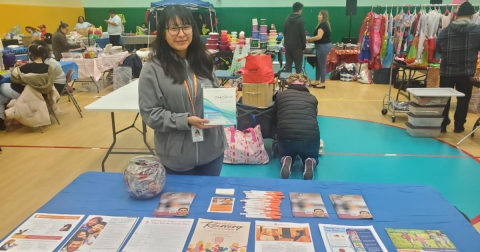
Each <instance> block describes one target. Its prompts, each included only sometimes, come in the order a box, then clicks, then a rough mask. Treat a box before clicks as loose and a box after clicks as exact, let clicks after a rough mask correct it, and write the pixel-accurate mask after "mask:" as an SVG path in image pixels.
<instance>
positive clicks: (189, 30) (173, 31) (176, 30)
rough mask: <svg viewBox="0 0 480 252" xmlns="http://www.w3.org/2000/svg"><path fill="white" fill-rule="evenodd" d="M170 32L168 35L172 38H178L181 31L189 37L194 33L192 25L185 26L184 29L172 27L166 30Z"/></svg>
mask: <svg viewBox="0 0 480 252" xmlns="http://www.w3.org/2000/svg"><path fill="white" fill-rule="evenodd" d="M165 29H167V30H168V33H169V34H170V35H172V36H177V35H178V34H179V33H180V30H182V31H183V34H185V35H189V34H191V33H192V32H193V26H192V25H184V26H183V27H170V28H168V27H167V28H165Z"/></svg>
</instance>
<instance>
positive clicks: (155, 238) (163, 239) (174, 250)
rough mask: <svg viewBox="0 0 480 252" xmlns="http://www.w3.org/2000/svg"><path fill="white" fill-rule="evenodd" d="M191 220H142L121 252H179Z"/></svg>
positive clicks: (146, 218)
mask: <svg viewBox="0 0 480 252" xmlns="http://www.w3.org/2000/svg"><path fill="white" fill-rule="evenodd" d="M193 221H194V220H193V219H163V218H148V217H145V218H143V220H142V222H141V223H140V225H139V226H138V228H137V230H135V232H134V233H133V235H132V238H130V240H129V241H128V243H127V245H126V246H125V248H123V250H122V251H123V252H150V251H160V248H161V251H162V252H181V251H182V250H183V247H184V246H185V243H186V242H187V237H188V234H189V233H190V230H191V229H192V225H193Z"/></svg>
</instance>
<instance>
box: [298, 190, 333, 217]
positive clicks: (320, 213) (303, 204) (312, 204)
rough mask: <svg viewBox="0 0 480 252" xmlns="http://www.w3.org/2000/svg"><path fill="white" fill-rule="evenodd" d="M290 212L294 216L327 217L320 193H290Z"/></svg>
mask: <svg viewBox="0 0 480 252" xmlns="http://www.w3.org/2000/svg"><path fill="white" fill-rule="evenodd" d="M290 202H291V204H292V212H293V216H295V217H318V218H323V217H328V213H327V209H326V208H325V203H323V199H322V195H320V193H295V192H291V193H290Z"/></svg>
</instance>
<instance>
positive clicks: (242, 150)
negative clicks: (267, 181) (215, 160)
mask: <svg viewBox="0 0 480 252" xmlns="http://www.w3.org/2000/svg"><path fill="white" fill-rule="evenodd" d="M224 130H225V135H226V136H227V145H228V146H227V149H226V150H225V152H224V158H223V163H225V164H268V162H270V159H269V157H268V153H267V151H266V150H265V145H264V143H263V137H262V131H261V129H260V125H257V126H256V127H255V128H248V129H246V130H244V131H240V130H237V129H235V127H230V128H224Z"/></svg>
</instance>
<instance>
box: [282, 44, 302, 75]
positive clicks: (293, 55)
mask: <svg viewBox="0 0 480 252" xmlns="http://www.w3.org/2000/svg"><path fill="white" fill-rule="evenodd" d="M285 58H286V60H287V62H286V63H285V72H288V73H291V72H292V63H294V62H295V72H296V73H297V74H301V73H302V64H303V50H302V49H301V48H285Z"/></svg>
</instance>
